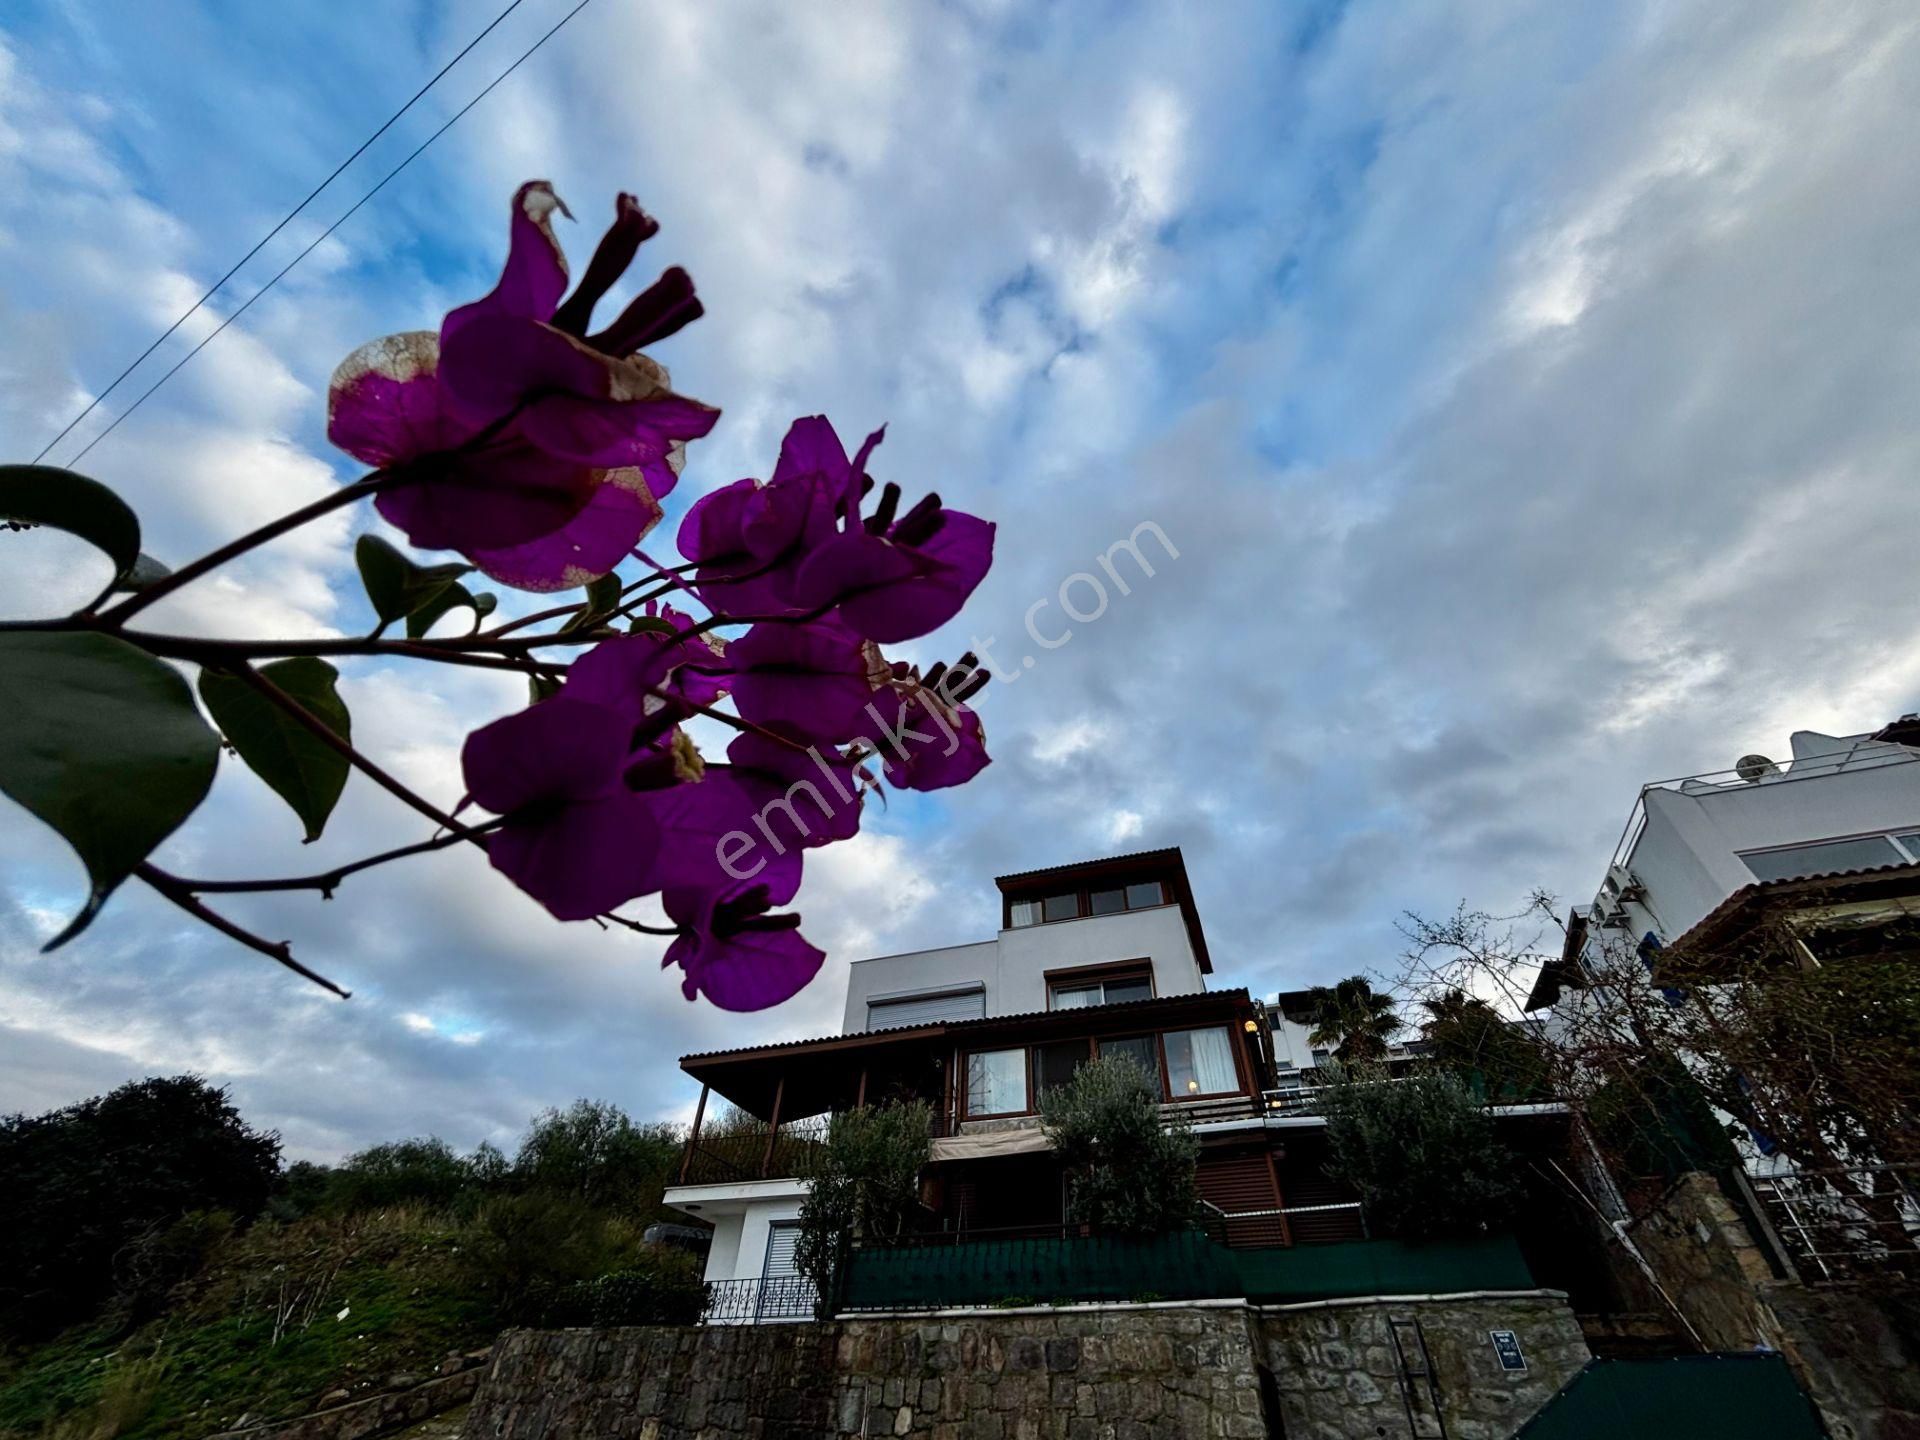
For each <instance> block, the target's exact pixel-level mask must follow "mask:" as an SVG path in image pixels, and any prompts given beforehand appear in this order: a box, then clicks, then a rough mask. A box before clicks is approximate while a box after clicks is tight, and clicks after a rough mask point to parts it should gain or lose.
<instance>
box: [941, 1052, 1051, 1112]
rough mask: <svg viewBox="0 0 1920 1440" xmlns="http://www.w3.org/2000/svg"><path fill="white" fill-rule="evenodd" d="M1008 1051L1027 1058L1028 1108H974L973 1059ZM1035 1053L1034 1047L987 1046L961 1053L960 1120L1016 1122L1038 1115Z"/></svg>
mask: <svg viewBox="0 0 1920 1440" xmlns="http://www.w3.org/2000/svg"><path fill="white" fill-rule="evenodd" d="M1007 1050H1018V1051H1019V1052H1020V1053H1021V1054H1022V1055H1023V1056H1025V1057H1026V1058H1025V1069H1026V1077H1027V1108H1026V1109H1024V1110H987V1111H977V1110H975V1109H974V1108H973V1083H972V1082H973V1057H974V1056H975V1055H998V1054H1001V1053H1002V1052H1004V1051H1007ZM1033 1051H1034V1047H1033V1046H1032V1045H986V1046H982V1047H981V1048H980V1049H978V1050H962V1051H961V1052H960V1084H959V1091H960V1118H961V1119H962V1120H1016V1119H1019V1118H1020V1117H1021V1116H1023V1115H1038V1114H1039V1113H1040V1111H1039V1109H1038V1107H1036V1106H1035V1105H1034V1103H1033V1102H1034V1093H1033Z"/></svg>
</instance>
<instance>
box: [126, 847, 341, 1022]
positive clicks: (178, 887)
mask: <svg viewBox="0 0 1920 1440" xmlns="http://www.w3.org/2000/svg"><path fill="white" fill-rule="evenodd" d="M133 873H134V874H135V875H138V876H139V877H140V878H141V879H142V880H144V881H146V882H147V884H149V885H151V886H152V887H153V888H154V890H156V891H157V892H158V893H159V894H161V895H164V896H165V897H166V898H167V899H169V900H171V901H172V902H173V903H174V904H175V905H178V906H179V907H180V908H181V909H182V910H184V911H186V912H187V914H189V915H191V916H193V918H194V919H196V920H198V921H200V922H201V923H202V924H205V925H211V926H212V927H213V928H214V929H215V930H218V931H219V932H220V933H221V934H222V935H225V936H227V937H229V938H230V939H234V940H238V941H239V942H240V943H241V944H242V945H245V946H246V947H247V948H248V949H249V950H257V951H259V952H260V953H261V954H262V955H265V956H266V957H267V958H268V959H270V960H274V961H277V962H278V963H280V964H282V965H284V966H286V967H287V969H289V970H291V971H293V973H294V974H296V975H300V976H303V977H305V978H306V979H308V980H311V981H312V982H313V983H314V984H316V985H318V986H321V987H322V988H323V989H327V990H331V991H332V992H333V993H334V994H336V995H338V996H339V997H340V998H341V999H342V1000H351V999H352V998H353V996H352V995H351V994H350V993H349V992H348V991H345V990H342V989H341V988H340V987H339V986H338V985H336V984H334V983H333V981H331V980H329V979H327V977H326V976H324V975H322V974H319V973H318V972H317V971H313V970H309V969H308V968H307V967H306V966H304V965H302V964H301V963H300V962H299V961H298V960H296V959H294V958H293V947H292V946H290V945H289V944H288V943H287V942H286V941H284V940H262V939H261V938H260V937H259V936H258V935H256V934H254V933H253V932H252V931H251V930H247V929H244V928H242V927H241V926H239V925H236V924H234V923H233V921H231V920H229V919H227V917H226V916H224V915H222V914H220V913H219V912H218V911H216V910H209V909H208V908H207V907H206V906H205V905H202V904H201V903H200V902H199V900H197V899H195V898H194V895H193V892H192V891H191V890H190V889H188V888H187V886H186V884H185V882H184V881H182V880H181V879H180V878H179V877H178V876H175V875H169V874H168V873H167V872H166V871H164V870H162V869H160V868H159V867H158V866H156V865H151V864H149V863H147V862H146V861H144V860H143V861H141V862H140V863H139V864H138V865H136V866H134V867H133Z"/></svg>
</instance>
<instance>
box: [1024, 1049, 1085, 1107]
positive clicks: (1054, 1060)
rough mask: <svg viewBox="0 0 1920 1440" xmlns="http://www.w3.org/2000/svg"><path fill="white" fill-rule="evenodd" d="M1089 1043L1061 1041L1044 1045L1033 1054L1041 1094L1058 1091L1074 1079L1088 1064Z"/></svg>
mask: <svg viewBox="0 0 1920 1440" xmlns="http://www.w3.org/2000/svg"><path fill="white" fill-rule="evenodd" d="M1088 1053H1089V1052H1088V1048H1087V1042H1086V1041H1084V1040H1060V1041H1056V1042H1055V1043H1054V1044H1052V1045H1042V1046H1040V1047H1039V1048H1038V1049H1036V1050H1035V1051H1034V1052H1033V1062H1034V1066H1033V1068H1034V1072H1035V1078H1037V1079H1038V1080H1039V1082H1040V1093H1041V1094H1042V1095H1044V1094H1046V1093H1047V1092H1048V1091H1049V1090H1057V1089H1059V1088H1060V1086H1062V1085H1065V1084H1067V1083H1068V1082H1069V1081H1070V1080H1072V1079H1073V1077H1074V1075H1075V1074H1076V1073H1077V1072H1078V1071H1079V1069H1080V1067H1081V1066H1082V1065H1084V1064H1086V1063H1087V1056H1088Z"/></svg>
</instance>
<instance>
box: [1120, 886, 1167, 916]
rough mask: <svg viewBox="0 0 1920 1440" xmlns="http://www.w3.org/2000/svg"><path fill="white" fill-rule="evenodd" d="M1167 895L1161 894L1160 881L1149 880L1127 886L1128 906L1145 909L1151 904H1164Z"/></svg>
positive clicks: (1129, 907)
mask: <svg viewBox="0 0 1920 1440" xmlns="http://www.w3.org/2000/svg"><path fill="white" fill-rule="evenodd" d="M1165 903H1166V897H1165V896H1164V895H1162V894H1161V891H1160V882H1159V881H1158V880H1149V881H1147V882H1146V883H1144V884H1141V885H1129V886H1127V908H1128V909H1129V910H1143V909H1145V908H1146V907H1147V906H1149V905H1164V904H1165Z"/></svg>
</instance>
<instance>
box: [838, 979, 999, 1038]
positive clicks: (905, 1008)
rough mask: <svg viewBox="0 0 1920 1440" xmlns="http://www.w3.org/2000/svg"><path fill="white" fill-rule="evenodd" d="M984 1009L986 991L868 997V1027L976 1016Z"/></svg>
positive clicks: (931, 1022)
mask: <svg viewBox="0 0 1920 1440" xmlns="http://www.w3.org/2000/svg"><path fill="white" fill-rule="evenodd" d="M986 1013H987V992H986V991H985V990H981V989H974V990H946V991H942V992H940V993H939V994H936V995H907V996H903V997H902V998H901V999H898V1000H869V1001H868V1002H867V1029H869V1030H893V1029H897V1028H899V1027H900V1026H902V1025H933V1024H938V1023H939V1022H940V1021H943V1020H979V1019H982V1018H983V1017H984V1016H985V1015H986Z"/></svg>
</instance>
